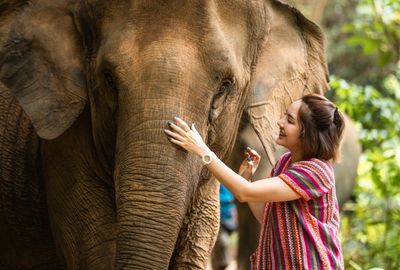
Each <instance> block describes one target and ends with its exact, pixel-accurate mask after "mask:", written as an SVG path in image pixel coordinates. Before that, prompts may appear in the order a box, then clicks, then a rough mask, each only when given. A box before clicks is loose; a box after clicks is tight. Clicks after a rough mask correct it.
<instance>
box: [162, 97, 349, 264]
mask: <svg viewBox="0 0 400 270" xmlns="http://www.w3.org/2000/svg"><path fill="white" fill-rule="evenodd" d="M174 120H175V123H170V128H171V129H172V131H171V130H165V133H166V134H167V135H168V136H169V140H170V141H171V142H172V143H175V144H177V145H179V146H180V147H182V148H184V149H185V150H187V151H188V152H190V153H193V154H195V155H198V156H199V157H202V158H203V159H204V157H205V156H211V158H209V159H208V160H207V162H204V164H205V165H206V166H207V168H208V169H209V170H210V171H211V172H212V173H213V175H214V176H215V177H216V179H218V180H219V181H220V182H221V183H222V184H224V185H225V186H226V187H227V188H228V189H229V190H230V191H231V192H232V193H233V194H234V196H235V197H236V198H237V199H238V200H239V201H241V202H248V203H249V206H250V209H251V210H252V212H253V214H254V215H255V216H256V218H257V220H258V221H259V222H260V223H261V233H260V240H259V245H258V248H257V250H256V252H255V253H254V254H253V256H252V258H251V259H252V269H280V268H281V267H283V268H284V269H299V267H300V268H302V269H343V256H342V252H341V246H340V241H339V235H338V230H339V206H338V202H337V198H336V193H335V179H334V172H333V169H332V165H331V161H334V160H335V159H336V158H337V153H338V150H339V145H340V141H341V139H342V133H343V129H344V118H343V116H342V114H341V113H340V112H339V110H338V109H337V107H336V106H335V105H334V104H333V103H332V102H330V101H329V100H328V99H326V98H325V97H323V96H321V95H306V96H304V97H303V98H301V99H299V100H297V101H295V102H293V103H292V104H291V105H290V106H289V107H288V109H287V111H286V112H285V113H284V116H283V117H282V118H281V119H280V120H279V121H278V125H279V128H280V132H279V137H278V139H277V144H279V145H281V146H284V147H286V148H287V149H288V150H289V152H287V153H285V154H283V155H282V156H281V157H280V159H279V161H278V162H277V164H276V165H275V167H274V168H273V170H272V172H271V174H270V177H269V178H267V179H262V180H258V181H256V182H249V181H248V179H250V178H251V177H252V176H253V175H254V173H255V171H256V169H257V167H258V165H259V163H260V156H259V154H258V153H257V152H255V151H254V150H252V149H249V150H248V151H247V152H246V154H245V159H244V160H243V162H242V164H241V166H240V168H239V172H238V174H236V173H235V172H233V171H232V170H231V169H230V168H229V167H227V166H226V165H225V164H224V163H223V162H222V161H221V160H219V159H218V158H217V157H216V156H215V155H213V154H212V151H211V150H210V149H209V148H208V146H207V145H206V144H205V143H204V141H203V139H202V138H201V136H200V134H199V133H198V132H197V130H196V127H195V125H194V124H192V126H191V127H189V126H188V125H187V124H186V122H185V121H183V120H182V119H180V118H178V117H175V119H174ZM326 144H328V145H326ZM249 156H251V158H250V159H249V158H248V157H249Z"/></svg>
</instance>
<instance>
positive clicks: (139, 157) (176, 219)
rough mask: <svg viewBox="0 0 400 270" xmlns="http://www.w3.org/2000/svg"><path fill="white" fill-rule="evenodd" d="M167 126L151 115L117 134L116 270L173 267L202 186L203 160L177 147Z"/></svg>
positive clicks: (165, 122) (164, 122)
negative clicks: (179, 240)
mask: <svg viewBox="0 0 400 270" xmlns="http://www.w3.org/2000/svg"><path fill="white" fill-rule="evenodd" d="M166 126H167V121H161V120H148V121H144V122H142V124H139V123H138V124H137V125H136V127H135V129H134V131H133V132H131V133H125V134H118V138H119V142H120V143H117V145H124V148H119V147H118V146H117V148H118V149H117V154H116V155H117V157H116V158H117V162H116V167H115V179H116V183H115V184H116V200H117V202H116V205H117V221H118V237H117V262H116V264H117V265H116V266H117V269H124V268H125V267H126V268H128V269H164V268H167V267H168V264H169V260H170V258H171V256H172V254H173V251H174V247H175V242H176V239H177V237H178V235H179V231H180V227H181V224H182V222H183V219H184V217H185V214H186V212H187V209H188V207H189V204H190V201H191V200H190V199H191V197H192V196H193V193H194V190H195V189H196V187H197V180H198V177H194V175H197V176H198V175H199V174H200V170H201V162H200V160H198V159H196V158H195V157H194V156H192V155H189V154H188V153H187V152H185V151H183V150H181V149H178V148H176V147H174V146H172V144H171V143H170V142H169V141H168V139H167V138H166V136H165V135H164V133H163V129H164V128H165V127H166ZM121 141H124V142H122V143H121Z"/></svg>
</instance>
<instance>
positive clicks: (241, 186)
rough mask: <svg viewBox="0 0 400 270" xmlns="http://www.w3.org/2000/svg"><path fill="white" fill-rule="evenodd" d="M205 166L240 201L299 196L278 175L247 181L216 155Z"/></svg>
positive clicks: (280, 199) (276, 199)
mask: <svg viewBox="0 0 400 270" xmlns="http://www.w3.org/2000/svg"><path fill="white" fill-rule="evenodd" d="M207 167H208V169H209V170H210V172H211V173H212V174H213V175H214V176H215V177H216V178H217V179H218V180H219V181H220V182H221V183H222V184H224V186H225V187H226V188H227V189H229V190H230V191H231V192H232V193H233V195H234V196H235V197H236V198H237V199H238V200H239V201H240V202H281V201H292V200H296V199H299V198H300V195H299V194H298V193H296V192H295V191H294V190H293V189H291V188H290V187H289V186H288V185H287V184H286V183H285V182H284V181H283V180H282V179H280V178H279V177H271V178H266V179H261V180H258V181H255V182H247V180H246V179H244V178H243V177H242V176H240V175H238V174H237V173H235V172H234V171H232V170H231V169H230V168H229V167H228V166H226V165H225V164H224V163H223V162H222V161H221V160H220V159H219V158H218V157H215V158H214V160H213V162H211V163H210V164H208V165H207Z"/></svg>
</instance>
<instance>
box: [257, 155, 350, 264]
mask: <svg viewBox="0 0 400 270" xmlns="http://www.w3.org/2000/svg"><path fill="white" fill-rule="evenodd" d="M290 160H291V155H290V153H285V154H283V155H282V156H281V157H280V159H279V161H278V162H277V164H276V165H275V167H274V168H273V169H272V172H271V176H278V177H280V178H281V179H282V180H283V181H284V182H285V183H286V184H287V185H289V186H290V187H291V188H292V189H293V190H294V191H296V192H297V193H298V194H299V195H300V196H301V198H300V199H297V200H294V201H287V202H274V203H266V204H265V209H264V218H263V223H262V226H261V233H260V239H259V243H258V248H257V250H256V251H255V252H254V254H253V255H252V256H251V262H252V269H253V270H255V269H257V270H264V269H285V270H286V269H296V270H301V269H344V266H343V257H342V251H341V247H340V242H339V235H338V231H339V206H338V202H337V199H336V192H335V176H334V172H333V168H332V166H331V164H330V163H329V162H328V161H324V160H320V159H316V158H312V159H308V160H305V161H299V162H294V163H292V164H291V163H290Z"/></svg>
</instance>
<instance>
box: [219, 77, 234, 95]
mask: <svg viewBox="0 0 400 270" xmlns="http://www.w3.org/2000/svg"><path fill="white" fill-rule="evenodd" d="M233 87H234V83H233V82H232V80H231V79H226V80H224V81H222V84H221V86H220V88H219V90H218V93H217V95H218V94H221V95H222V94H225V93H228V94H230V93H232V92H233Z"/></svg>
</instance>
